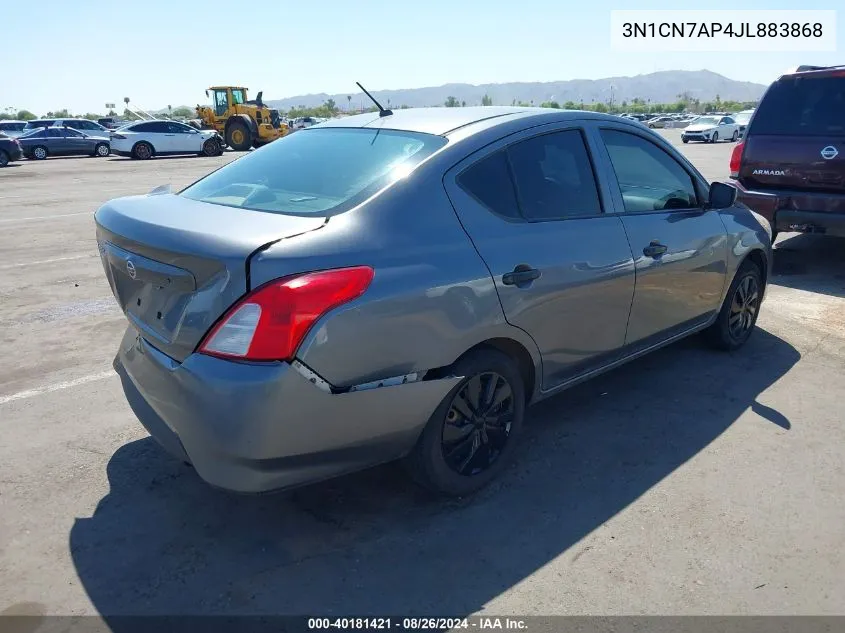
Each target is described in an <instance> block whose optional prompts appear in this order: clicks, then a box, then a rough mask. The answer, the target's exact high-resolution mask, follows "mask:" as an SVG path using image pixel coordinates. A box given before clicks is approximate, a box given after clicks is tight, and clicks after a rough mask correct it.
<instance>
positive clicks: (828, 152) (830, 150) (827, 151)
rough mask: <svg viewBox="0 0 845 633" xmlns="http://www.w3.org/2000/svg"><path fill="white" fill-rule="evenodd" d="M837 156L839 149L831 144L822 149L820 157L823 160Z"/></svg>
mask: <svg viewBox="0 0 845 633" xmlns="http://www.w3.org/2000/svg"><path fill="white" fill-rule="evenodd" d="M837 156H839V150H838V149H836V148H835V147H834V146H833V145H828V146H827V147H825V148H824V149H823V150H822V158H824V159H825V160H831V159H833V158H836V157H837Z"/></svg>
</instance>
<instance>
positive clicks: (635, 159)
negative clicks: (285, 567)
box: [95, 107, 772, 495]
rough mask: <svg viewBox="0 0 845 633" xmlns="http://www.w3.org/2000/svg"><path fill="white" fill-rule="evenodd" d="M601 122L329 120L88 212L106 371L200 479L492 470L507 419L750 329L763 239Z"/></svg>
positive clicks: (246, 482)
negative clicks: (698, 339) (114, 321)
mask: <svg viewBox="0 0 845 633" xmlns="http://www.w3.org/2000/svg"><path fill="white" fill-rule="evenodd" d="M735 191H736V190H735V189H734V188H733V187H731V186H730V185H727V184H723V183H713V184H708V183H707V182H706V181H705V180H704V178H702V176H701V175H700V174H699V172H698V171H696V169H695V168H694V167H693V166H692V165H691V164H690V163H689V162H688V161H687V160H686V159H685V158H684V157H683V156H681V155H680V154H679V153H678V152H677V151H676V150H675V149H673V147H672V146H671V145H670V144H669V143H667V142H666V141H665V140H663V139H662V138H661V137H660V136H658V135H657V134H656V133H655V132H652V131H650V130H648V129H646V128H645V127H644V126H642V125H640V124H636V123H632V122H627V121H624V120H623V119H620V118H619V117H615V116H609V115H602V114H596V113H586V112H567V111H559V110H551V109H541V108H536V109H535V108H518V107H507V108H505V107H478V108H442V109H441V108H425V109H406V110H399V111H397V112H396V113H391V112H390V111H389V110H384V111H382V112H380V113H374V114H361V115H357V116H351V117H347V118H344V119H338V120H332V121H328V122H325V123H322V124H319V125H316V126H313V127H310V128H307V129H304V130H301V131H300V132H298V133H297V134H292V135H289V136H286V137H284V138H282V139H280V140H278V141H276V142H275V143H271V144H269V145H267V146H265V147H262V148H261V149H258V150H256V151H254V152H252V153H250V154H247V155H245V156H243V157H242V158H239V159H238V160H236V161H233V162H232V163H229V164H228V165H226V166H225V167H223V168H221V169H219V170H217V171H215V172H213V173H212V174H210V175H208V176H206V177H205V178H203V179H201V180H199V181H198V182H196V183H194V184H192V185H191V186H189V187H187V188H186V189H184V190H182V191H179V192H177V193H171V192H169V191H167V190H165V189H157V190H155V191H154V192H153V193H151V194H148V195H141V196H133V197H128V198H121V199H117V200H113V201H111V202H108V203H107V204H105V205H104V206H102V207H101V208H100V209H99V210H98V211H97V212H96V215H95V219H96V234H97V241H98V244H99V250H100V254H101V258H102V263H103V266H104V270H105V274H106V276H107V278H108V281H109V283H110V285H111V288H112V291H113V293H114V296H115V297H116V299H117V301H118V302H119V304H120V306H121V308H122V309H123V311H124V312H125V314H126V317H127V319H128V321H129V324H128V327H127V329H126V333H125V336H124V338H123V340H122V342H121V343H120V346H119V349H118V352H117V356H116V358H115V361H114V368H115V370H116V371H117V373H118V374H119V375H120V378H121V380H122V384H123V389H124V391H125V394H126V398H127V400H128V402H129V404H130V405H131V407H132V409H133V410H134V412H135V413H136V415H137V417H138V418H139V419H140V421H141V423H142V424H143V425H144V426H145V427H146V428H147V430H148V431H149V432H150V433H151V434H152V435H153V436H154V437H155V438H156V439H157V440H158V441H159V443H160V444H162V445H163V446H164V447H165V448H166V449H168V450H169V451H170V452H171V453H172V454H173V455H175V456H177V457H178V458H179V459H181V460H184V461H186V462H188V463H190V464H192V465H193V466H194V468H195V469H196V472H197V473H198V474H199V475H200V477H202V478H203V479H205V480H206V481H207V482H208V483H210V484H212V485H214V486H218V487H221V488H224V489H229V490H233V491H239V492H262V491H269V490H275V489H281V488H287V487H291V486H296V485H300V484H305V483H308V482H313V481H317V480H321V479H325V478H328V477H333V476H336V475H340V474H343V473H347V472H350V471H354V470H358V469H361V468H365V467H368V466H372V465H374V464H378V463H381V462H386V461H391V460H396V459H402V460H403V462H404V463H405V464H406V465H407V467H408V469H409V471H410V473H411V474H412V475H413V476H414V478H416V480H417V481H419V482H420V483H422V484H424V485H425V486H427V487H429V488H431V489H433V490H434V491H437V492H439V493H444V494H449V495H465V494H469V493H471V492H473V491H475V490H477V489H479V488H480V487H482V486H484V485H485V484H487V483H488V482H489V481H491V480H492V479H493V478H494V477H496V475H498V474H499V473H501V472H502V469H503V468H504V466H505V464H506V463H507V462H508V460H509V459H510V458H511V457H512V455H513V451H514V448H515V446H516V444H517V442H518V440H519V438H520V435H521V433H522V430H523V421H524V418H525V415H526V413H525V412H526V407H527V405H530V404H532V403H534V402H537V401H539V400H541V399H543V398H546V397H548V396H551V395H554V394H556V393H559V392H560V391H561V390H562V389H565V388H566V387H569V386H571V385H574V384H575V383H578V382H579V381H582V380H585V379H587V378H590V377H592V376H595V375H596V374H598V373H600V372H602V371H605V370H608V369H611V368H613V367H616V366H618V365H620V364H621V363H623V362H625V361H628V360H631V359H633V358H636V357H638V356H640V355H642V354H645V353H647V352H649V351H652V350H654V349H657V348H659V347H661V346H663V345H666V344H668V343H671V342H673V341H676V340H678V339H680V338H682V337H685V336H687V335H690V334H693V333H696V332H703V333H704V334H705V338H706V340H708V341H709V342H710V343H712V344H713V345H715V346H716V347H718V348H720V349H723V350H736V349H738V348H740V347H741V346H742V345H743V344H744V343H745V342H746V341H747V340H748V338H749V336H750V335H751V334H752V332H753V330H754V327H755V322H756V320H757V316H758V314H759V310H760V305H761V301H762V299H763V296H764V291H765V288H766V283H767V280H768V277H769V274H770V270H771V261H772V257H771V256H772V253H771V244H770V237H769V233H768V223H766V222H765V221H761V220H760V218H759V217H758V216H756V215H755V214H754V213H752V212H751V211H750V210H749V209H748V208H747V207H744V206H742V205H738V204H736V203H735V196H736V193H735Z"/></svg>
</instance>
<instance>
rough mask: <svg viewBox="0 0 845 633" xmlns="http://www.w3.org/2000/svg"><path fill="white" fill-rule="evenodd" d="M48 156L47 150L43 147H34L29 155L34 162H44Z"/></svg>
mask: <svg viewBox="0 0 845 633" xmlns="http://www.w3.org/2000/svg"><path fill="white" fill-rule="evenodd" d="M48 154H49V152H48V151H47V148H46V147H44V146H43V145H36V146H35V147H33V148H32V154H31V155H32V157H33V158H34V159H35V160H44V159H45V158H47V155H48Z"/></svg>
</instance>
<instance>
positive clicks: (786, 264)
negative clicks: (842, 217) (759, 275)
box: [772, 233, 845, 297]
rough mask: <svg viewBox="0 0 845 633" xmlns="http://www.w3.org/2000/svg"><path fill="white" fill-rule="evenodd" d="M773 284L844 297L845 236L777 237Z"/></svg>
mask: <svg viewBox="0 0 845 633" xmlns="http://www.w3.org/2000/svg"><path fill="white" fill-rule="evenodd" d="M772 283H773V284H775V285H777V286H785V287H787V288H796V289H798V290H807V291H809V292H816V293H820V294H826V295H831V296H835V297H845V238H841V237H828V236H826V235H811V234H798V233H789V234H786V235H784V236H783V237H780V238H778V240H777V241H776V242H775V249H774V263H773V266H772Z"/></svg>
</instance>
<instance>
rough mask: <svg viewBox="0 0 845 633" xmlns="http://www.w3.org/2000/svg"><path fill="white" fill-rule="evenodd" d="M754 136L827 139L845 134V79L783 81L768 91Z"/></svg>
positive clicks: (839, 77)
mask: <svg viewBox="0 0 845 633" xmlns="http://www.w3.org/2000/svg"><path fill="white" fill-rule="evenodd" d="M750 133H751V134H766V135H774V136H778V135H784V136H800V135H806V136H826V135H828V134H843V133H845V77H843V76H834V77H831V76H827V77H802V76H800V75H799V76H797V77H794V78H788V79H781V80H779V81H776V82H775V83H774V84H772V86H771V87H770V88H769V89H768V90H767V91H766V94H765V95H764V96H763V100H762V101H761V102H760V105H759V107H758V108H757V111H756V112H755V113H754V120H753V122H752V125H751V130H750Z"/></svg>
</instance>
